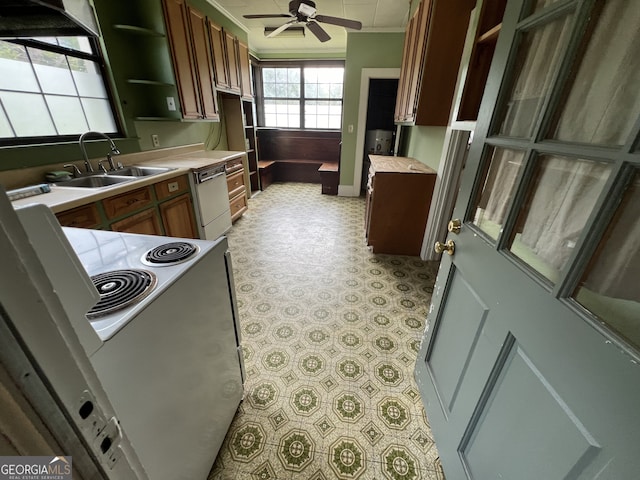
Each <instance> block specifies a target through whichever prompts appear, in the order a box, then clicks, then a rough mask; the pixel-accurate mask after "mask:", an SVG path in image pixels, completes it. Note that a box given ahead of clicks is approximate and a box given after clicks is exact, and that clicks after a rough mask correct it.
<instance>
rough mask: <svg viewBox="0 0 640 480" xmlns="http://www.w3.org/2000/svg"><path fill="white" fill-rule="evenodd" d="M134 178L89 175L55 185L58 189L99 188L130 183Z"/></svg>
mask: <svg viewBox="0 0 640 480" xmlns="http://www.w3.org/2000/svg"><path fill="white" fill-rule="evenodd" d="M133 180H135V177H132V176H115V175H89V176H87V177H78V178H72V179H71V180H65V181H63V182H58V183H57V184H56V185H58V186H60V187H82V188H100V187H109V186H111V185H118V184H119V183H124V182H132V181H133Z"/></svg>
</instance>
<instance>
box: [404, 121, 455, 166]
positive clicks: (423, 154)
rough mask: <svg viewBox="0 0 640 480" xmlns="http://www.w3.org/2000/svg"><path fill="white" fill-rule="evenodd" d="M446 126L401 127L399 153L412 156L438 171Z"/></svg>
mask: <svg viewBox="0 0 640 480" xmlns="http://www.w3.org/2000/svg"><path fill="white" fill-rule="evenodd" d="M446 133H447V127H423V126H418V125H416V126H413V127H402V137H403V141H402V146H401V150H400V152H398V154H399V155H401V156H403V157H413V158H415V159H416V160H418V161H420V162H422V163H424V164H426V165H428V166H429V167H431V168H433V169H434V170H435V171H438V166H439V165H440V156H441V155H442V149H443V147H444V136H445V134H446Z"/></svg>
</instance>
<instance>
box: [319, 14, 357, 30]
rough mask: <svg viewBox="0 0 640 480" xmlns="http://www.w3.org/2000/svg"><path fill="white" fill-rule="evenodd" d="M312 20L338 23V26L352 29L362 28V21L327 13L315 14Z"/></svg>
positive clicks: (332, 23) (331, 23)
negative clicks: (331, 15) (332, 15)
mask: <svg viewBox="0 0 640 480" xmlns="http://www.w3.org/2000/svg"><path fill="white" fill-rule="evenodd" d="M314 20H316V21H318V22H323V23H328V24H330V25H338V26H340V27H346V28H352V29H354V30H362V22H358V21H357V20H349V19H348V18H339V17H330V16H328V15H316V16H315V17H314Z"/></svg>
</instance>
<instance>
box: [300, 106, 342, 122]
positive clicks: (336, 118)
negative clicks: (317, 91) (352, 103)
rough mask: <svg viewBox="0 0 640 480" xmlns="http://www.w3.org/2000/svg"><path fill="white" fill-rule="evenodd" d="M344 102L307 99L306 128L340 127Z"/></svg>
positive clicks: (305, 111) (305, 109)
mask: <svg viewBox="0 0 640 480" xmlns="http://www.w3.org/2000/svg"><path fill="white" fill-rule="evenodd" d="M341 107H342V103H341V102H328V101H314V100H307V101H306V102H305V108H304V114H305V115H304V124H305V127H306V128H336V129H337V128H340V122H341V119H342V108H341Z"/></svg>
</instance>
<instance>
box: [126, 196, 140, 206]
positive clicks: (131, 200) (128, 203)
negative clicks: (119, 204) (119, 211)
mask: <svg viewBox="0 0 640 480" xmlns="http://www.w3.org/2000/svg"><path fill="white" fill-rule="evenodd" d="M139 201H140V199H139V198H130V199H129V200H127V205H129V206H131V205H133V204H134V203H136V202H139Z"/></svg>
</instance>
